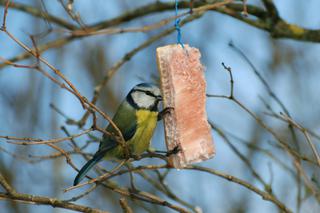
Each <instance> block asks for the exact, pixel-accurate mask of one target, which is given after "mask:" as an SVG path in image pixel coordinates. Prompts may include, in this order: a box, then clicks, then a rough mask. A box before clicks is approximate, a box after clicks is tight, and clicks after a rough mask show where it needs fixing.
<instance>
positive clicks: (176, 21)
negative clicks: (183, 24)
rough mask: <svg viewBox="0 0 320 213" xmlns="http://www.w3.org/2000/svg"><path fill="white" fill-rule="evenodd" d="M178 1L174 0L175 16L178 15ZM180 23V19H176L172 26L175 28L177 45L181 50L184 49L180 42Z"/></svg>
mask: <svg viewBox="0 0 320 213" xmlns="http://www.w3.org/2000/svg"><path fill="white" fill-rule="evenodd" d="M178 1H179V0H176V7H175V9H176V16H177V15H178ZM180 21H181V19H180V18H177V19H176V20H175V22H174V26H175V28H176V31H177V44H180V45H181V47H182V48H184V46H183V43H182V42H181V28H180Z"/></svg>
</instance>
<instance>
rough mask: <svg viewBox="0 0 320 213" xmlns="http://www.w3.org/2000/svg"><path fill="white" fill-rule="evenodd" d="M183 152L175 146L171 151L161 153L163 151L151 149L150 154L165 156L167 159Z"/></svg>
mask: <svg viewBox="0 0 320 213" xmlns="http://www.w3.org/2000/svg"><path fill="white" fill-rule="evenodd" d="M180 151H181V149H180V147H179V146H175V147H174V148H173V149H172V150H169V151H161V150H155V149H154V148H151V149H150V148H149V149H148V152H150V153H159V154H165V155H166V156H167V157H169V156H171V155H175V154H178V153H179V152H180Z"/></svg>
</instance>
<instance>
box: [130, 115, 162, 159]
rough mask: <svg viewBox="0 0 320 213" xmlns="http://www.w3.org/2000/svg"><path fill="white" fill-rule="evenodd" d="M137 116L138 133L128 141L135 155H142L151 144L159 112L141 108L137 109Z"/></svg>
mask: <svg viewBox="0 0 320 213" xmlns="http://www.w3.org/2000/svg"><path fill="white" fill-rule="evenodd" d="M136 116H137V129H136V133H135V134H134V136H133V138H131V140H130V141H128V142H129V147H130V150H131V152H132V153H133V154H135V155H140V154H142V153H143V152H145V151H146V150H147V149H148V148H149V146H150V141H151V137H152V135H153V132H154V130H155V127H156V125H157V120H158V112H152V111H150V110H144V109H140V110H137V112H136Z"/></svg>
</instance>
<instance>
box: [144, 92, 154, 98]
mask: <svg viewBox="0 0 320 213" xmlns="http://www.w3.org/2000/svg"><path fill="white" fill-rule="evenodd" d="M146 94H147V95H150V96H153V97H154V94H153V93H152V92H150V91H146Z"/></svg>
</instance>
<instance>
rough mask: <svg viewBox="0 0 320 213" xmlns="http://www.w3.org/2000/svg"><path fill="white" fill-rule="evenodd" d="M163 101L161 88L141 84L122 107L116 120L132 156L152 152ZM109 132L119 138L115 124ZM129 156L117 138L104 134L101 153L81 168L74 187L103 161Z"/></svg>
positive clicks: (114, 118)
mask: <svg viewBox="0 0 320 213" xmlns="http://www.w3.org/2000/svg"><path fill="white" fill-rule="evenodd" d="M161 100H162V97H161V93H160V89H159V88H158V87H157V86H155V85H153V84H148V83H141V84H138V85H136V86H135V87H133V89H132V90H131V91H130V92H129V94H128V95H127V97H126V98H125V100H124V101H123V102H122V103H121V105H120V106H119V108H118V110H117V112H116V114H115V115H114V117H113V119H112V121H113V122H114V124H115V125H116V126H117V127H118V128H119V130H120V131H121V133H122V135H123V138H124V140H125V141H126V143H127V147H128V149H129V151H130V154H133V155H140V154H142V153H143V152H145V151H147V150H148V148H149V145H150V141H151V137H152V135H153V132H154V130H155V128H156V125H157V120H158V115H159V110H158V105H159V102H160V101H161ZM106 131H107V132H109V133H111V134H114V135H117V132H116V130H115V129H114V128H113V126H112V125H111V124H109V125H108V127H107V128H106ZM125 157H126V156H125V150H123V147H122V146H121V145H120V144H119V142H117V140H116V139H115V137H114V136H111V135H107V134H104V135H103V138H102V140H101V142H100V146H99V150H98V151H97V152H96V153H95V154H94V156H93V158H92V159H91V160H89V161H88V162H87V163H86V164H85V165H84V166H83V167H82V168H81V170H80V171H79V173H78V175H77V176H76V178H75V180H74V183H73V185H74V186H75V185H77V184H78V183H79V182H80V181H81V180H82V179H83V178H84V177H85V175H86V174H87V172H88V171H89V170H90V169H91V168H92V167H93V166H94V165H95V164H97V163H98V162H99V161H100V160H102V159H106V160H112V159H124V158H125Z"/></svg>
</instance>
